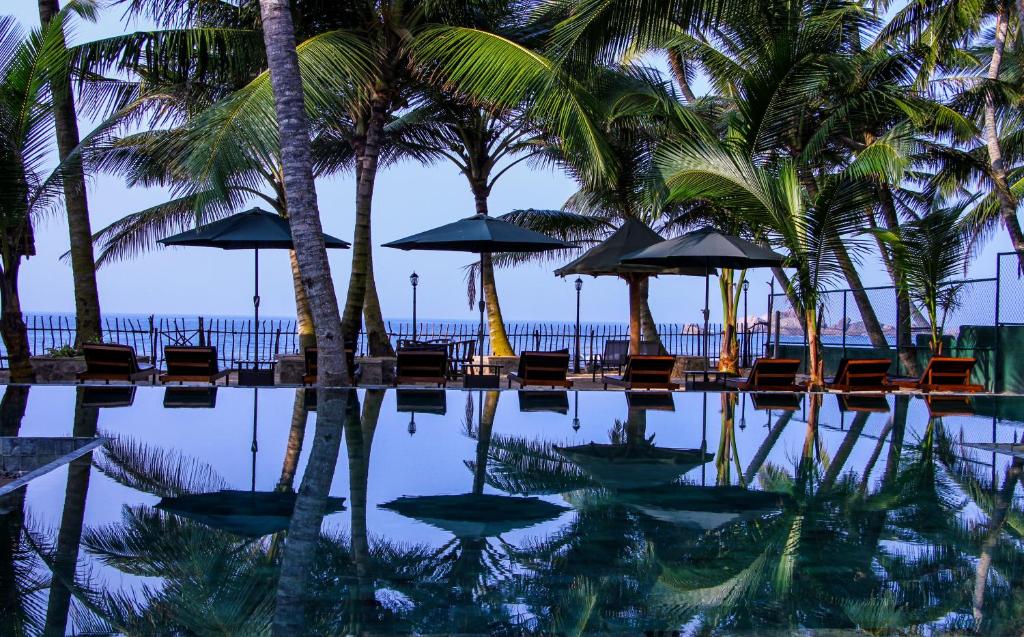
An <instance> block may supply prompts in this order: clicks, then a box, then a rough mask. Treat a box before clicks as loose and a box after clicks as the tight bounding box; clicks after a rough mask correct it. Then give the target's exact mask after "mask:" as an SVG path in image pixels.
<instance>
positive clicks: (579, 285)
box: [573, 277, 583, 374]
mask: <svg viewBox="0 0 1024 637" xmlns="http://www.w3.org/2000/svg"><path fill="white" fill-rule="evenodd" d="M573 285H574V286H576V373H577V374H579V373H580V291H582V290H583V279H581V278H579V277H576V281H575V282H574V283H573Z"/></svg>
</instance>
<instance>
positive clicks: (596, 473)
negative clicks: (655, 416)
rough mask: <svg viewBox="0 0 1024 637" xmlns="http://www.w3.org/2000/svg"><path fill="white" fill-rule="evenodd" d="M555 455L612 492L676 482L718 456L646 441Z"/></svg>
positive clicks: (570, 449)
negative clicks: (659, 445) (565, 459)
mask: <svg viewBox="0 0 1024 637" xmlns="http://www.w3.org/2000/svg"><path fill="white" fill-rule="evenodd" d="M554 449H555V451H557V452H558V453H559V454H561V455H562V456H564V457H565V458H567V459H568V460H569V461H571V462H572V463H573V464H575V465H576V466H578V467H579V468H580V469H583V470H584V471H586V472H587V473H589V474H590V475H591V476H593V478H594V479H595V480H597V481H598V482H599V483H601V484H602V485H603V486H605V487H608V488H611V489H638V488H646V487H650V486H655V485H660V484H669V483H671V482H675V481H676V480H677V479H679V477H680V476H682V475H683V474H685V473H687V472H689V471H690V470H692V469H694V468H696V467H699V466H701V465H703V464H705V463H707V462H710V461H711V460H712V459H713V458H714V457H715V456H714V454H711V453H707V452H706V451H704V450H703V449H671V448H667V447H655V446H654V445H652V444H651V443H649V442H647V441H639V442H635V443H632V444H625V445H609V444H598V443H594V442H592V443H590V444H586V445H578V446H575V447H557V446H556V447H554Z"/></svg>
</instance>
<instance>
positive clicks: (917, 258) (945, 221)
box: [877, 205, 968, 356]
mask: <svg viewBox="0 0 1024 637" xmlns="http://www.w3.org/2000/svg"><path fill="white" fill-rule="evenodd" d="M963 208H964V205H961V206H957V207H954V208H947V209H939V210H935V211H932V212H930V213H928V214H927V215H925V216H923V217H921V218H920V219H915V220H913V221H910V222H906V223H904V224H903V225H901V226H900V227H899V228H897V229H896V230H895V231H893V230H885V231H879V232H878V233H877V234H878V235H879V236H880V237H881V238H882V240H883V241H885V242H886V243H887V244H888V245H890V246H891V248H892V255H893V259H894V261H895V262H897V263H899V266H900V272H901V273H902V279H901V280H900V281H899V285H900V289H901V290H902V291H903V292H904V293H905V294H907V295H908V296H909V297H910V298H911V299H912V300H913V301H914V302H915V303H916V304H918V305H919V306H920V307H922V308H924V312H925V316H926V317H927V319H928V325H929V328H930V330H931V341H930V346H931V351H932V354H933V355H935V356H941V355H942V344H943V343H942V341H943V334H944V333H945V330H944V327H945V323H946V317H947V315H948V313H949V311H950V310H953V309H955V308H956V307H957V305H958V304H959V302H960V296H961V292H962V291H963V288H964V285H965V284H964V282H963V281H959V280H956V277H959V276H961V275H962V273H963V271H964V270H965V269H966V268H967V255H968V242H967V237H966V232H965V230H964V224H963V223H962V222H961V217H960V216H961V212H962V210H963Z"/></svg>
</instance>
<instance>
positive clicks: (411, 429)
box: [405, 411, 416, 436]
mask: <svg viewBox="0 0 1024 637" xmlns="http://www.w3.org/2000/svg"><path fill="white" fill-rule="evenodd" d="M405 430H406V431H408V432H409V435H410V436H411V435H413V434H414V433H416V412H415V411H414V412H412V416H410V418H409V426H408V427H406V429H405Z"/></svg>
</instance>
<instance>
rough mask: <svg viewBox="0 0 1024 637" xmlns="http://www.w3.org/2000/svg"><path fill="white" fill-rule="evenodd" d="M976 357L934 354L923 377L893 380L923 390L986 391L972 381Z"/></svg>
mask: <svg viewBox="0 0 1024 637" xmlns="http://www.w3.org/2000/svg"><path fill="white" fill-rule="evenodd" d="M975 362H976V361H975V359H973V358H949V357H945V356H933V357H932V359H931V360H930V361H928V367H925V369H924V372H923V373H922V374H921V378H898V379H894V380H893V381H892V382H893V384H894V385H896V386H897V387H903V388H905V389H919V390H921V391H923V392H931V391H949V392H979V391H985V387H984V386H983V385H978V384H975V383H972V382H971V372H972V371H974V364H975Z"/></svg>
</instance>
